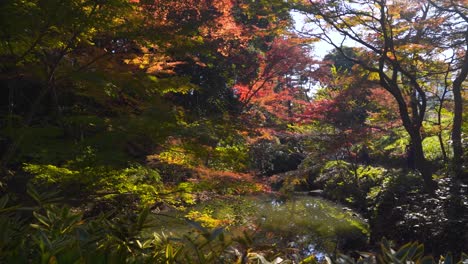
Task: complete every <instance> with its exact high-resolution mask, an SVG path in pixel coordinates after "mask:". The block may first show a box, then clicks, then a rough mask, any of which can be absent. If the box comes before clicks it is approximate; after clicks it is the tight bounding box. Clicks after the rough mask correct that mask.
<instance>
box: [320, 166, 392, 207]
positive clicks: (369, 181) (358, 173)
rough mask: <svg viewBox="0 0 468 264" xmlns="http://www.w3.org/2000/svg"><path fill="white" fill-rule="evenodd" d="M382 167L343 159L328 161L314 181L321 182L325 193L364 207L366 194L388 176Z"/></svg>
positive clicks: (372, 190)
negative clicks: (353, 162)
mask: <svg viewBox="0 0 468 264" xmlns="http://www.w3.org/2000/svg"><path fill="white" fill-rule="evenodd" d="M388 176H389V175H388V171H387V169H385V168H382V167H373V166H365V165H358V164H352V163H349V162H346V161H343V160H336V161H329V162H327V163H326V164H325V165H324V166H323V168H322V170H321V174H320V176H319V178H317V179H316V183H319V184H322V185H323V188H324V192H325V195H326V196H327V197H330V198H332V199H333V200H337V201H341V202H344V203H347V204H350V205H353V206H355V207H356V208H363V209H365V208H366V195H367V194H368V193H371V195H373V194H372V193H374V192H375V189H373V188H374V187H376V186H380V184H381V183H382V182H383V181H384V179H385V178H386V177H388Z"/></svg>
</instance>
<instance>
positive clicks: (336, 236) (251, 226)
mask: <svg viewBox="0 0 468 264" xmlns="http://www.w3.org/2000/svg"><path fill="white" fill-rule="evenodd" d="M192 209H193V208H192ZM194 209H195V210H198V211H200V212H208V213H209V214H210V215H211V216H212V217H214V218H219V219H222V218H223V217H224V218H230V219H236V222H235V224H233V225H232V226H230V227H229V230H230V232H232V233H234V234H236V233H238V234H241V233H242V232H243V231H244V230H246V229H248V230H251V232H252V233H253V243H254V245H253V246H254V247H258V248H268V247H276V248H281V249H283V248H284V249H287V250H288V252H292V253H291V254H295V255H299V256H300V257H304V256H308V255H311V254H314V255H315V256H316V257H317V258H323V257H324V254H325V253H326V252H328V253H332V252H333V251H334V250H336V249H337V248H348V249H358V248H359V246H364V245H365V244H366V241H367V225H366V223H365V221H364V220H363V219H361V218H359V217H358V216H357V215H356V214H354V213H353V212H350V211H347V210H344V208H343V207H341V206H339V205H337V204H334V203H331V202H329V201H326V200H323V199H321V198H318V197H311V196H296V197H293V198H292V199H287V200H285V199H278V198H276V197H273V196H266V195H265V196H252V197H238V198H237V199H235V200H232V199H229V200H212V201H209V202H206V203H204V204H201V205H198V206H197V207H196V208H194ZM179 214H180V215H183V214H184V213H183V212H182V213H180V212H179ZM183 224H184V223H183V221H181V222H179V225H176V221H173V219H172V220H170V221H166V223H165V224H164V228H163V229H162V230H164V231H166V232H168V231H170V230H171V229H172V230H173V231H175V232H178V233H180V232H182V229H184V228H186V227H183ZM353 247H355V248H353Z"/></svg>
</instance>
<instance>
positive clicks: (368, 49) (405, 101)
mask: <svg viewBox="0 0 468 264" xmlns="http://www.w3.org/2000/svg"><path fill="white" fill-rule="evenodd" d="M302 9H303V10H304V12H306V13H308V14H310V17H309V18H310V21H311V22H313V23H314V25H315V26H316V29H317V31H316V32H314V31H313V30H311V31H310V32H307V34H308V35H311V36H316V37H319V38H321V39H323V40H325V41H327V42H328V43H330V44H332V45H334V47H335V48H336V49H338V50H340V51H341V53H342V54H344V55H345V56H346V53H345V52H344V50H343V42H342V41H338V42H337V41H336V40H334V39H332V38H331V37H330V32H331V31H334V32H338V33H339V34H340V35H341V36H342V37H343V38H344V39H348V40H350V41H353V42H355V43H356V45H358V46H360V47H361V48H362V52H361V54H360V56H359V57H348V59H349V60H350V61H353V62H354V63H356V64H359V65H360V66H361V67H362V68H363V69H365V70H366V71H368V72H369V73H370V74H371V75H372V77H373V78H375V79H376V80H378V81H379V84H380V85H381V86H382V87H383V88H384V89H386V90H387V91H388V92H390V93H391V94H392V96H393V98H394V100H395V101H396V102H397V104H398V109H399V114H400V119H401V121H402V124H403V126H404V127H405V129H406V131H407V132H408V134H409V136H410V138H411V147H412V149H413V150H414V155H415V166H416V168H417V169H418V170H419V171H420V172H421V173H422V176H423V178H424V181H425V185H426V189H427V190H428V191H430V192H431V190H433V189H434V182H433V180H432V177H431V171H430V169H429V168H428V166H427V165H426V164H427V161H426V158H425V155H424V151H423V146H422V141H423V139H424V138H423V134H422V133H421V128H422V124H423V121H424V120H425V117H426V111H427V95H426V91H427V87H426V79H427V78H429V76H431V75H434V74H435V73H434V71H433V70H429V69H427V68H424V67H425V66H424V65H425V63H426V62H428V61H431V60H436V59H437V58H438V57H439V56H440V54H441V53H443V52H444V51H445V49H444V46H443V45H442V43H443V42H444V40H443V37H441V36H443V35H444V34H443V32H444V31H443V30H442V29H441V28H440V25H445V24H451V23H450V22H451V20H450V16H448V15H447V14H444V13H443V12H441V11H440V10H438V9H436V8H434V7H433V6H432V5H431V4H429V3H428V2H424V1H410V2H408V1H392V2H387V1H366V0H363V1H352V3H351V1H308V3H307V4H306V5H304V6H302ZM444 23H445V24H444Z"/></svg>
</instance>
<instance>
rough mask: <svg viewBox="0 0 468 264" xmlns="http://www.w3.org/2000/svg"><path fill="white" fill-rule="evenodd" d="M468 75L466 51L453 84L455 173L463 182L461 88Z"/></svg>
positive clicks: (467, 37)
mask: <svg viewBox="0 0 468 264" xmlns="http://www.w3.org/2000/svg"><path fill="white" fill-rule="evenodd" d="M465 42H466V44H467V46H468V30H467V31H466V32H465ZM467 75H468V52H466V51H465V57H464V61H463V66H462V69H461V72H460V74H459V75H458V76H457V78H455V80H454V82H453V87H452V90H453V91H452V92H453V102H454V116H453V128H452V142H453V145H452V146H453V171H454V173H455V177H457V178H459V179H460V180H461V181H467V180H468V179H465V176H464V173H463V167H462V166H463V145H462V137H461V128H462V122H463V98H462V95H461V88H462V84H463V82H464V81H465V80H466V77H467Z"/></svg>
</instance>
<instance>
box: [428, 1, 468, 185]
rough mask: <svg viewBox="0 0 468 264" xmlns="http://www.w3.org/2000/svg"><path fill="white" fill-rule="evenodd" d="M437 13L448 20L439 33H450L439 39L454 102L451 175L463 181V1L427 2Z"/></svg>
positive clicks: (467, 71)
mask: <svg viewBox="0 0 468 264" xmlns="http://www.w3.org/2000/svg"><path fill="white" fill-rule="evenodd" d="M428 2H429V3H430V4H431V5H432V6H434V7H435V8H436V9H437V10H438V11H440V12H443V13H444V14H445V16H448V17H450V22H451V23H449V24H446V25H443V26H444V28H443V30H444V31H445V30H447V31H446V32H451V33H450V34H445V35H443V37H442V39H443V41H444V46H443V47H444V48H445V49H447V50H449V52H451V53H452V56H451V57H450V58H449V60H448V61H447V62H446V68H447V70H446V73H447V74H449V73H450V74H453V76H455V77H454V79H453V81H451V82H449V83H451V86H452V92H453V100H454V117H453V128H452V147H453V161H452V164H453V169H454V172H455V175H456V176H457V177H458V178H460V179H462V180H464V181H466V180H467V179H466V178H465V177H466V175H465V176H464V172H463V168H462V166H463V163H464V158H465V157H464V150H463V145H462V122H463V97H462V90H463V84H464V82H465V81H466V78H467V76H468V9H467V8H466V6H467V2H466V1H464V0H451V1H439V0H428Z"/></svg>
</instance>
